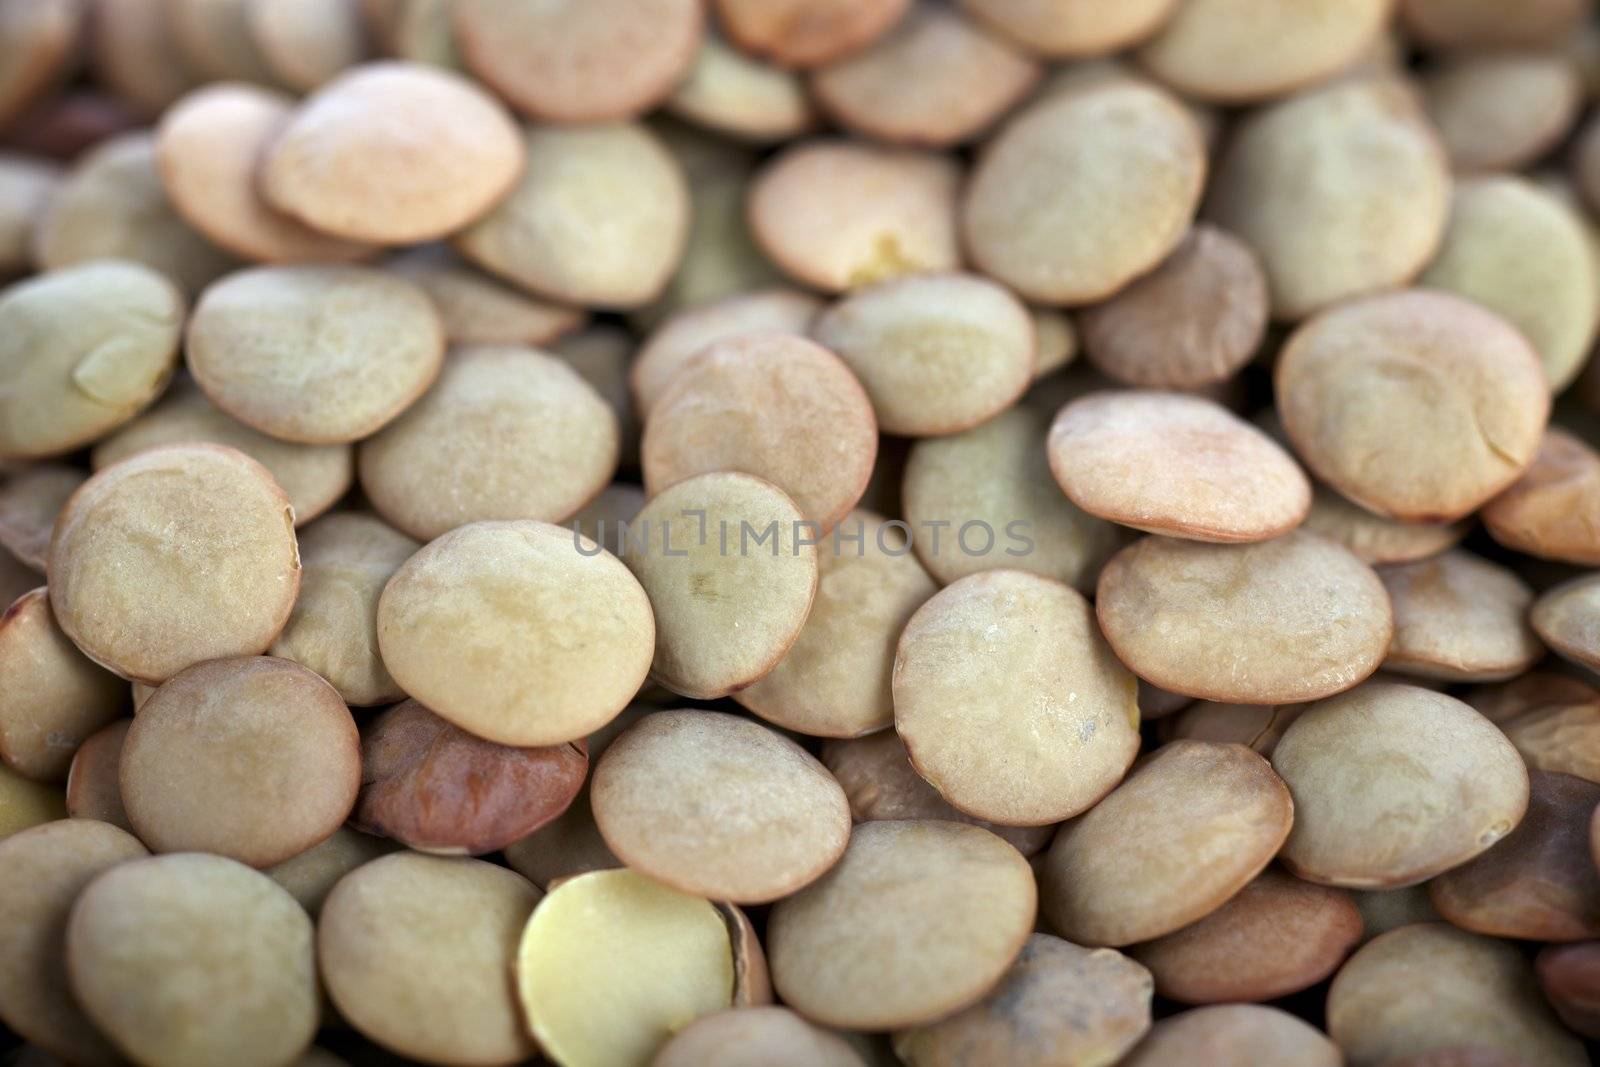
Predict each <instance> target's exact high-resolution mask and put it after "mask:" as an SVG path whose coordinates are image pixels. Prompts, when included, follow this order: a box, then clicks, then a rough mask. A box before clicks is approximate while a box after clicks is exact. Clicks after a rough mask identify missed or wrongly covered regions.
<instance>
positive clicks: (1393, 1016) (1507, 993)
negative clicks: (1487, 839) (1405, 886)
mask: <svg viewBox="0 0 1600 1067" xmlns="http://www.w3.org/2000/svg"><path fill="white" fill-rule="evenodd" d="M1327 1018H1328V1033H1329V1034H1330V1035H1331V1036H1332V1037H1333V1039H1334V1041H1335V1042H1337V1043H1338V1045H1339V1048H1340V1049H1341V1050H1342V1051H1343V1052H1344V1054H1345V1062H1347V1063H1349V1064H1350V1065H1351V1067H1378V1065H1380V1064H1387V1063H1390V1062H1393V1061H1396V1060H1398V1059H1399V1058H1400V1057H1403V1056H1408V1055H1415V1054H1419V1053H1424V1052H1431V1051H1434V1050H1437V1049H1445V1048H1450V1047H1458V1046H1463V1045H1465V1046H1471V1047H1481V1048H1484V1049H1487V1050H1500V1051H1503V1052H1506V1053H1509V1054H1510V1055H1512V1056H1513V1057H1516V1058H1517V1062H1526V1063H1537V1064H1541V1065H1543V1064H1548V1065H1550V1067H1578V1065H1581V1064H1583V1063H1584V1062H1585V1061H1587V1059H1588V1055H1587V1054H1586V1053H1585V1052H1584V1050H1583V1045H1582V1044H1581V1043H1579V1041H1578V1039H1577V1038H1575V1037H1573V1036H1572V1035H1571V1034H1569V1033H1568V1032H1567V1031H1565V1030H1564V1029H1562V1027H1561V1024H1560V1023H1559V1022H1558V1021H1557V1020H1556V1017H1555V1015H1554V1014H1553V1013H1552V1012H1551V1010H1550V1008H1549V1006H1548V1005H1547V1004H1546V1003H1545V1002H1544V999H1543V998H1542V997H1541V996H1540V995H1539V989H1538V986H1537V984H1536V983H1535V982H1534V976H1533V968H1532V967H1531V966H1529V964H1528V962H1527V960H1526V959H1524V957H1523V954H1522V951H1521V950H1520V948H1518V946H1516V945H1511V944H1508V943H1506V942H1504V941H1496V940H1491V939H1490V938H1487V937H1480V936H1478V935H1477V934H1469V933H1467V932H1466V931H1464V930H1457V929H1455V928H1453V927H1451V926H1447V925H1445V924H1444V923H1417V924H1414V925H1411V926H1404V927H1401V928H1400V929H1398V930H1391V931H1389V932H1388V933H1387V934H1384V935H1383V936H1382V937H1378V938H1374V939H1373V940H1372V941H1370V942H1368V943H1367V944H1366V945H1365V946H1364V947H1363V948H1362V949H1361V951H1359V952H1357V953H1356V954H1355V955H1354V956H1352V957H1351V958H1350V962H1349V963H1347V964H1345V966H1344V968H1343V969H1341V970H1340V971H1339V974H1338V975H1337V976H1336V977H1335V978H1334V980H1333V986H1332V988H1331V989H1329V990H1328V1015H1327Z"/></svg>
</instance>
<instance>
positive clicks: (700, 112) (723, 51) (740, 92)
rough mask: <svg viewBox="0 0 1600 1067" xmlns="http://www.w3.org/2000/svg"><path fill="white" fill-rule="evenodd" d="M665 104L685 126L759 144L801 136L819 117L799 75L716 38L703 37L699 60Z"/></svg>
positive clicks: (697, 57) (708, 35)
mask: <svg viewBox="0 0 1600 1067" xmlns="http://www.w3.org/2000/svg"><path fill="white" fill-rule="evenodd" d="M665 106H666V110H667V111H668V112H669V113H671V114H672V115H675V116H676V117H678V118H680V119H682V120H684V121H685V122H691V123H694V124H695V125H697V126H702V127H704V128H706V129H708V130H712V131H714V132H717V133H723V134H726V135H728V136H729V137H734V138H738V139H739V140H743V141H754V142H757V143H766V142H772V141H782V140H785V139H787V138H791V137H798V136H800V135H801V134H803V133H805V132H806V131H807V130H809V129H810V128H811V127H812V125H813V124H814V121H815V118H816V116H815V114H814V111H813V108H812V106H811V101H810V99H809V98H808V97H807V96H806V87H805V83H804V82H802V81H801V80H800V77H799V75H797V74H796V73H795V72H794V71H790V70H784V69H782V68H781V67H776V66H773V65H772V64H770V63H766V62H763V61H762V60H760V59H757V58H755V57H754V56H750V55H747V54H745V53H744V52H741V51H739V49H737V48H734V47H733V46H732V45H729V44H728V43H726V42H725V41H723V40H722V39H721V38H720V37H717V36H716V35H714V34H707V35H706V36H705V37H703V38H702V39H701V41H700V50H699V51H698V52H697V53H696V54H695V58H694V62H693V63H692V64H691V65H690V67H689V71H688V73H687V74H685V75H684V77H683V80H682V81H680V82H679V83H678V87H677V88H676V89H674V90H673V91H672V95H671V96H669V97H667V100H666V105H665Z"/></svg>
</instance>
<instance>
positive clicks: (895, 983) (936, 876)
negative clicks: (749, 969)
mask: <svg viewBox="0 0 1600 1067" xmlns="http://www.w3.org/2000/svg"><path fill="white" fill-rule="evenodd" d="M977 900H981V901H983V902H984V905H983V907H982V908H981V909H976V910H975V909H973V908H972V902H973V901H977ZM1036 905H1037V894H1036V891H1035V889H1034V884H1033V875H1032V871H1031V870H1030V869H1029V868H1028V864H1027V862H1026V861H1025V860H1023V858H1022V856H1021V855H1020V854H1018V852H1017V851H1016V850H1015V849H1014V848H1012V847H1011V846H1010V845H1008V844H1006V843H1005V842H1004V841H1002V840H1000V839H999V838H998V837H995V836H994V835H993V834H991V833H989V832H988V831H986V830H981V829H979V828H977V827H975V826H965V825H962V824H960V823H947V822H870V823H863V824H862V825H860V826H858V827H856V830H855V833H854V835H852V837H851V839H850V847H849V848H848V849H846V850H845V854H844V858H843V859H841V860H840V861H839V864H838V865H837V866H836V867H834V868H833V870H832V871H830V872H828V874H827V875H826V876H824V877H823V878H822V879H821V880H820V881H818V882H816V883H815V884H813V885H811V886H808V887H806V888H805V889H803V890H801V891H800V892H799V893H796V894H795V895H794V896H791V897H788V898H787V899H785V900H783V901H780V902H779V903H778V905H777V906H776V907H774V908H773V910H772V914H771V916H770V917H769V919H768V925H767V948H768V951H769V953H770V955H771V961H772V978H773V983H774V985H775V986H776V987H777V991H778V994H779V995H780V996H781V997H782V998H783V1000H784V1002H785V1003H787V1004H788V1005H789V1006H790V1007H792V1008H794V1009H795V1010H796V1011H798V1012H800V1013H801V1014H802V1015H804V1016H806V1017H807V1018H809V1019H811V1020H813V1021H815V1022H819V1023H822V1024H824V1025H827V1026H837V1027H842V1028H845V1029H852V1030H886V1029H891V1028H899V1027H910V1026H919V1025H921V1024H923V1023H928V1022H932V1021H934V1020H936V1019H939V1018H942V1017H944V1016H946V1015H949V1014H951V1013H952V1012H955V1011H958V1010H960V1009H961V1008H964V1007H967V1006H968V1005H970V1004H973V1003H975V1002H976V1001H977V1000H978V999H979V998H981V997H982V996H984V995H985V994H986V993H987V992H988V991H989V990H990V989H992V988H993V987H994V985H995V984H996V983H997V982H998V981H999V980H1000V979H1001V978H1002V976H1003V975H1004V974H1005V973H1006V971H1007V970H1008V969H1010V967H1011V964H1012V962H1013V961H1014V960H1015V959H1016V958H1017V954H1018V953H1019V952H1020V951H1021V949H1022V947H1023V945H1024V944H1025V943H1026V942H1027V939H1028V935H1029V933H1030V932H1031V931H1032V928H1033V921H1034V914H1035V910H1036Z"/></svg>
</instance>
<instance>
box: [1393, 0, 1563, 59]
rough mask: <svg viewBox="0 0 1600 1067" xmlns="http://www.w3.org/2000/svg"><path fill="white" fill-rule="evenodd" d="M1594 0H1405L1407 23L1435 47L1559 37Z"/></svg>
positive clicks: (1420, 38)
mask: <svg viewBox="0 0 1600 1067" xmlns="http://www.w3.org/2000/svg"><path fill="white" fill-rule="evenodd" d="M1592 8H1593V4H1592V3H1591V0H1532V2H1530V3H1527V4H1523V5H1519V6H1517V7H1507V6H1506V5H1505V4H1504V3H1501V2H1500V0H1401V3H1400V16H1401V24H1402V25H1403V26H1404V28H1405V30H1406V31H1407V32H1408V33H1410V34H1411V35H1412V36H1413V37H1415V38H1416V40H1417V42H1418V43H1419V44H1422V45H1424V46H1427V47H1433V48H1483V47H1487V48H1508V47H1516V46H1519V45H1521V46H1530V47H1531V46H1538V45H1541V44H1550V43H1553V42H1556V41H1559V40H1560V39H1561V38H1563V37H1565V36H1567V35H1568V34H1569V33H1570V32H1571V31H1572V30H1574V29H1575V28H1576V27H1577V26H1578V24H1579V23H1580V22H1582V21H1583V20H1584V19H1585V18H1586V17H1587V16H1588V14H1589V12H1590V11H1591V10H1592Z"/></svg>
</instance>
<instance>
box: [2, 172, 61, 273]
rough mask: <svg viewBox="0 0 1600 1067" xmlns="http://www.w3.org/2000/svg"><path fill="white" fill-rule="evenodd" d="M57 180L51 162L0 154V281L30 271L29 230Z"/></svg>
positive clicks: (31, 266) (47, 200) (31, 231)
mask: <svg viewBox="0 0 1600 1067" xmlns="http://www.w3.org/2000/svg"><path fill="white" fill-rule="evenodd" d="M60 181H61V171H60V170H59V169H57V167H56V166H55V165H54V164H53V163H49V162H46V161H45V160H42V159H35V158H34V157H32V156H25V155H22V154H21V153H16V152H0V279H7V280H9V279H10V278H13V277H15V276H16V275H19V274H27V273H29V272H30V271H31V270H32V269H33V254H32V251H31V249H30V248H29V245H30V244H31V243H32V240H33V228H34V226H35V225H36V224H37V221H38V218H39V216H40V215H41V214H43V212H44V208H45V205H46V204H47V203H49V200H50V196H51V194H52V193H54V192H55V188H56V186H57V184H58V183H59V182H60Z"/></svg>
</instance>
